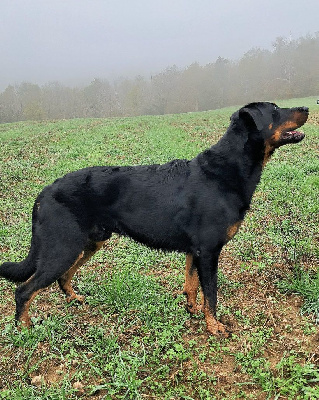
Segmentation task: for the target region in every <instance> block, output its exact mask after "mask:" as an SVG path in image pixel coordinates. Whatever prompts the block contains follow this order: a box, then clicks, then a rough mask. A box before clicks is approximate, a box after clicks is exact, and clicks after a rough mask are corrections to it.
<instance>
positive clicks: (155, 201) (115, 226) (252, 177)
mask: <svg viewBox="0 0 319 400" xmlns="http://www.w3.org/2000/svg"><path fill="white" fill-rule="evenodd" d="M307 118H308V108H307V107H296V108H279V107H278V106H277V105H276V104H274V103H268V102H255V103H250V104H248V105H246V106H244V107H242V108H241V109H240V110H238V111H237V112H235V113H234V114H233V115H232V116H231V118H230V125H229V127H228V129H227V131H226V133H225V134H224V135H223V137H222V138H221V139H220V140H219V142H218V143H217V144H215V145H214V146H212V147H211V148H209V149H207V150H205V151H203V152H201V153H200V154H198V155H197V156H196V157H195V158H193V159H191V160H182V159H179V160H173V161H171V162H168V163H167V164H163V165H139V166H123V167H118V166H115V167H112V166H99V167H89V168H84V169H81V170H78V171H75V172H71V173H68V174H67V175H65V176H64V177H62V178H60V179H57V180H56V181H55V182H54V183H52V184H51V185H49V186H46V187H45V188H44V189H43V190H42V192H41V193H40V194H39V196H38V197H37V199H36V201H35V203H34V207H33V212H32V239H31V247H30V251H29V254H28V256H27V258H26V259H25V260H24V261H22V262H19V263H12V262H5V263H3V264H2V265H1V266H0V276H2V277H4V278H6V279H8V280H11V281H13V282H16V283H19V282H20V283H21V282H22V284H20V285H19V286H18V287H17V289H16V292H15V300H16V316H15V318H16V321H17V322H19V321H20V322H21V323H22V324H23V325H25V326H27V327H30V326H31V319H30V316H29V307H30V303H31V302H32V300H33V299H34V297H35V296H36V295H37V294H38V293H39V291H41V290H42V289H44V288H46V287H47V286H49V285H50V284H52V283H53V282H55V281H58V283H59V286H60V288H61V289H62V291H63V292H64V293H65V295H66V298H67V301H68V302H70V301H73V300H77V301H79V302H81V303H82V302H83V300H84V298H83V297H82V296H79V295H77V294H76V293H75V292H74V290H73V288H72V285H71V279H72V277H73V275H74V273H75V272H76V270H77V269H78V268H79V267H80V266H82V265H83V264H84V263H85V262H86V261H87V260H88V259H89V258H90V257H91V256H92V255H93V254H94V253H95V252H96V251H98V250H99V249H100V248H101V247H102V246H103V244H104V243H105V242H106V241H107V240H108V239H109V238H110V237H111V235H112V233H117V234H119V235H126V236H129V237H131V238H133V239H134V240H136V241H138V242H141V243H143V244H145V245H148V246H150V247H151V248H155V249H164V250H167V251H178V252H183V253H186V271H185V285H184V294H185V295H186V300H187V306H186V307H187V309H188V311H189V312H191V313H196V312H197V311H198V310H199V308H200V307H199V306H197V304H196V297H197V290H198V288H199V286H201V290H202V296H203V299H202V307H201V308H202V311H203V312H204V316H205V320H206V325H207V330H208V332H209V333H210V334H213V335H222V336H227V335H228V332H227V329H226V327H225V326H224V325H223V324H222V323H221V322H219V321H217V319H216V303H217V267H218V258H219V255H220V252H221V250H222V248H223V246H224V245H225V244H226V243H227V242H228V241H229V240H230V239H232V237H233V236H234V235H235V234H236V233H237V231H238V229H239V227H240V224H241V223H242V221H243V219H244V216H245V214H246V212H247V210H248V209H249V206H250V203H251V199H252V196H253V193H254V191H255V189H256V186H257V184H258V182H259V181H260V177H261V174H262V171H263V168H264V166H265V164H266V162H267V161H268V160H269V158H270V157H271V155H272V154H273V152H274V151H275V150H276V149H277V148H278V147H280V146H282V145H285V144H288V143H298V142H300V141H301V140H302V139H303V138H304V136H305V135H304V134H303V133H301V132H299V131H297V130H296V129H298V128H299V127H301V126H302V125H303V124H304V123H305V122H306V121H307Z"/></svg>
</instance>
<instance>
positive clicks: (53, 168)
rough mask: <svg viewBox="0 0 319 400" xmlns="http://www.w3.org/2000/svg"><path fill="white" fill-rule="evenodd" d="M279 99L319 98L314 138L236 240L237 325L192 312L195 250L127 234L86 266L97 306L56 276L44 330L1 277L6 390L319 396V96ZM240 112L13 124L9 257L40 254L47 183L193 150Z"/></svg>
mask: <svg viewBox="0 0 319 400" xmlns="http://www.w3.org/2000/svg"><path fill="white" fill-rule="evenodd" d="M277 103H278V105H280V106H289V107H291V106H309V107H310V117H309V120H308V122H307V123H306V125H305V126H304V127H303V130H304V132H305V133H306V138H305V139H304V141H303V142H302V143H300V144H298V145H294V146H289V145H287V146H285V147H283V148H281V149H279V150H278V151H277V153H276V154H275V155H274V157H273V159H272V160H271V161H270V162H269V163H268V164H267V167H266V168H265V171H264V174H263V177H262V181H261V183H260V185H259V186H258V188H257V191H256V193H255V195H254V199H253V203H252V206H251V210H250V212H249V213H248V215H247V217H246V219H245V222H244V224H243V226H242V227H241V229H240V231H239V233H238V235H237V236H236V237H235V238H234V240H232V241H231V242H230V243H229V244H228V245H227V246H226V247H225V248H224V250H223V252H222V255H221V261H220V273H219V302H218V316H219V318H220V319H221V320H222V321H223V322H224V323H226V324H227V326H228V327H229V328H230V329H231V330H232V332H233V334H232V336H231V337H230V338H228V339H218V338H215V337H209V336H208V335H207V333H206V329H205V322H204V319H203V315H199V316H196V317H191V316H190V315H189V314H188V313H187V312H186V310H185V307H184V302H185V300H184V296H183V295H182V288H183V279H184V264H185V255H181V254H176V253H164V252H159V251H153V250H150V249H148V248H146V247H144V246H141V245H139V244H137V243H135V242H133V241H131V240H129V239H127V238H123V237H118V236H115V235H114V236H113V237H112V238H111V240H110V241H109V244H108V245H107V247H106V248H105V249H103V250H102V251H100V252H99V253H97V255H96V256H94V258H93V259H92V260H91V261H89V262H88V263H87V264H86V265H85V266H84V267H83V268H82V269H81V271H79V272H78V273H77V275H76V276H75V278H74V281H75V286H76V288H77V290H78V292H79V293H81V294H84V295H85V296H86V302H85V304H84V305H83V306H78V305H74V304H71V305H68V304H66V302H65V300H64V297H63V296H62V294H61V292H60V290H59V288H58V285H57V284H54V285H53V286H52V287H50V288H48V289H46V290H45V291H44V292H42V293H41V294H40V295H39V296H38V297H37V298H36V300H35V301H34V302H33V305H32V307H31V314H32V316H33V317H34V319H33V321H34V323H35V327H34V328H33V329H32V330H30V331H27V330H25V329H24V330H22V331H18V330H17V329H16V327H15V324H14V312H15V310H14V289H15V285H13V284H11V283H8V282H6V281H4V280H3V279H1V280H0V316H1V317H0V344H1V345H0V398H3V399H22V398H24V399H40V398H41V399H68V400H69V399H76V398H83V399H121V398H122V399H142V398H147V399H214V398H216V399H240V398H252V399H266V398H280V399H294V398H300V399H310V398H311V399H316V398H319V390H318V382H319V373H318V366H319V350H318V348H319V330H318V323H319V297H318V293H319V270H318V264H319V262H318V261H319V245H318V243H319V242H318V239H319V236H318V222H319V220H318V216H319V204H318V197H319V157H318V156H319V105H318V106H317V105H316V99H315V98H306V99H293V100H289V101H278V102H277ZM234 110H235V108H226V109H221V110H215V111H207V112H200V113H189V114H179V115H166V116H147V117H134V118H133V117H132V118H110V119H73V120H56V121H55V120H54V121H43V122H30V121H27V122H19V123H12V124H2V125H0V143H1V146H0V171H1V172H0V263H2V262H4V261H8V260H11V261H18V260H21V259H23V258H24V257H25V256H26V255H27V253H28V249H29V244H30V237H31V210H32V206H33V202H34V199H35V197H36V195H37V194H38V193H39V191H41V189H42V188H43V187H44V186H45V185H47V184H49V183H51V182H52V181H53V180H55V179H56V178H58V177H60V176H62V175H63V174H65V173H67V172H70V171H73V170H76V169H79V168H82V167H87V166H93V165H135V164H151V163H164V162H166V161H168V160H171V159H174V158H192V157H194V156H196V154H197V153H199V152H200V151H202V150H203V149H205V148H207V147H209V146H211V145H212V144H214V143H216V141H217V140H218V139H219V138H220V137H221V135H222V134H223V133H224V132H225V130H226V128H227V126H228V124H229V117H230V115H231V113H232V112H233V111H234ZM297 396H299V397H297Z"/></svg>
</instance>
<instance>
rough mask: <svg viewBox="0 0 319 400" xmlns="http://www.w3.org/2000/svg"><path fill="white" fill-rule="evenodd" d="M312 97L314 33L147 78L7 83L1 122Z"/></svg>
mask: <svg viewBox="0 0 319 400" xmlns="http://www.w3.org/2000/svg"><path fill="white" fill-rule="evenodd" d="M311 95H319V32H317V33H316V34H314V35H307V36H305V37H300V38H299V39H296V40H291V39H287V38H283V37H278V38H277V39H276V40H275V42H274V43H273V44H272V49H271V50H265V49H260V48H253V49H251V50H250V51H248V52H247V53H245V54H244V55H243V56H242V57H241V58H240V59H239V60H236V61H234V60H229V59H225V58H222V57H218V59H217V60H216V61H215V62H213V63H209V64H207V65H204V66H201V65H199V64H198V63H193V64H191V65H189V66H188V67H187V68H184V69H180V68H178V67H177V66H172V67H168V68H166V69H165V70H164V71H162V72H160V73H158V74H156V75H153V76H151V77H150V78H149V79H145V78H144V77H142V76H138V77H136V78H134V79H128V78H119V79H117V80H115V81H113V82H109V81H108V80H103V79H99V78H96V79H94V80H93V81H92V82H91V83H90V84H89V85H87V86H85V87H73V88H71V87H67V86H65V85H62V84H61V83H59V82H51V83H48V84H45V85H43V86H39V85H37V84H34V83H30V82H23V83H21V84H18V85H15V86H13V85H9V86H8V87H7V88H6V89H5V90H4V91H3V92H2V93H0V122H1V123H5V122H14V121H22V120H44V119H69V118H100V117H118V116H136V115H158V114H167V113H182V112H190V111H204V110H211V109H216V108H221V107H225V106H229V105H235V104H244V103H247V102H250V101H256V100H267V99H268V100H273V99H287V98H292V97H305V96H311Z"/></svg>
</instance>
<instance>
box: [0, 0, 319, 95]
mask: <svg viewBox="0 0 319 400" xmlns="http://www.w3.org/2000/svg"><path fill="white" fill-rule="evenodd" d="M318 17H319V0H304V1H303V2H301V1H297V0H218V1H217V0H157V1H155V0H0V90H3V89H4V88H5V87H6V86H7V85H8V84H18V83H21V81H29V82H34V83H38V84H44V83H47V82H50V81H56V80H58V81H60V82H62V83H64V84H69V85H77V84H82V83H83V84H87V83H89V82H90V81H91V80H93V78H96V77H98V78H103V79H104V78H105V79H113V78H116V77H119V76H123V75H127V76H130V77H132V76H135V75H138V74H141V75H144V76H146V77H148V76H150V75H151V74H156V73H158V72H160V71H162V70H163V69H164V68H165V67H167V66H171V65H174V64H176V65H177V66H178V67H181V68H183V67H185V66H187V65H190V64H191V63H193V62H195V61H197V62H199V63H200V64H201V65H205V64H207V63H209V62H214V61H215V60H216V58H217V57H218V56H222V57H225V58H229V59H233V60H235V59H238V58H240V57H241V56H242V55H243V54H244V53H245V52H246V51H248V50H250V49H251V48H253V47H260V48H266V49H271V44H272V42H273V41H274V40H275V39H276V37H278V36H284V37H291V38H292V39H297V38H299V37H300V36H304V35H306V34H308V33H309V34H312V33H315V32H317V31H319V22H318ZM305 62H306V60H305Z"/></svg>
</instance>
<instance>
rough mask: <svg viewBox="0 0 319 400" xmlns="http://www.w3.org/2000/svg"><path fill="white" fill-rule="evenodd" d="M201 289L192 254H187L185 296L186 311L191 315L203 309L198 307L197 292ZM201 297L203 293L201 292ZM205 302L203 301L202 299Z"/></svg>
mask: <svg viewBox="0 0 319 400" xmlns="http://www.w3.org/2000/svg"><path fill="white" fill-rule="evenodd" d="M198 287H199V278H198V273H197V269H196V266H195V265H194V264H193V256H192V254H190V253H188V254H186V266H185V284H184V291H183V294H184V295H185V296H186V309H187V311H188V312H190V313H191V314H196V313H197V312H198V311H200V310H201V309H202V305H203V304H201V306H198V305H197V291H198ZM200 292H201V293H200V294H201V297H203V296H202V291H201V290H200ZM202 300H203V299H202Z"/></svg>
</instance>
